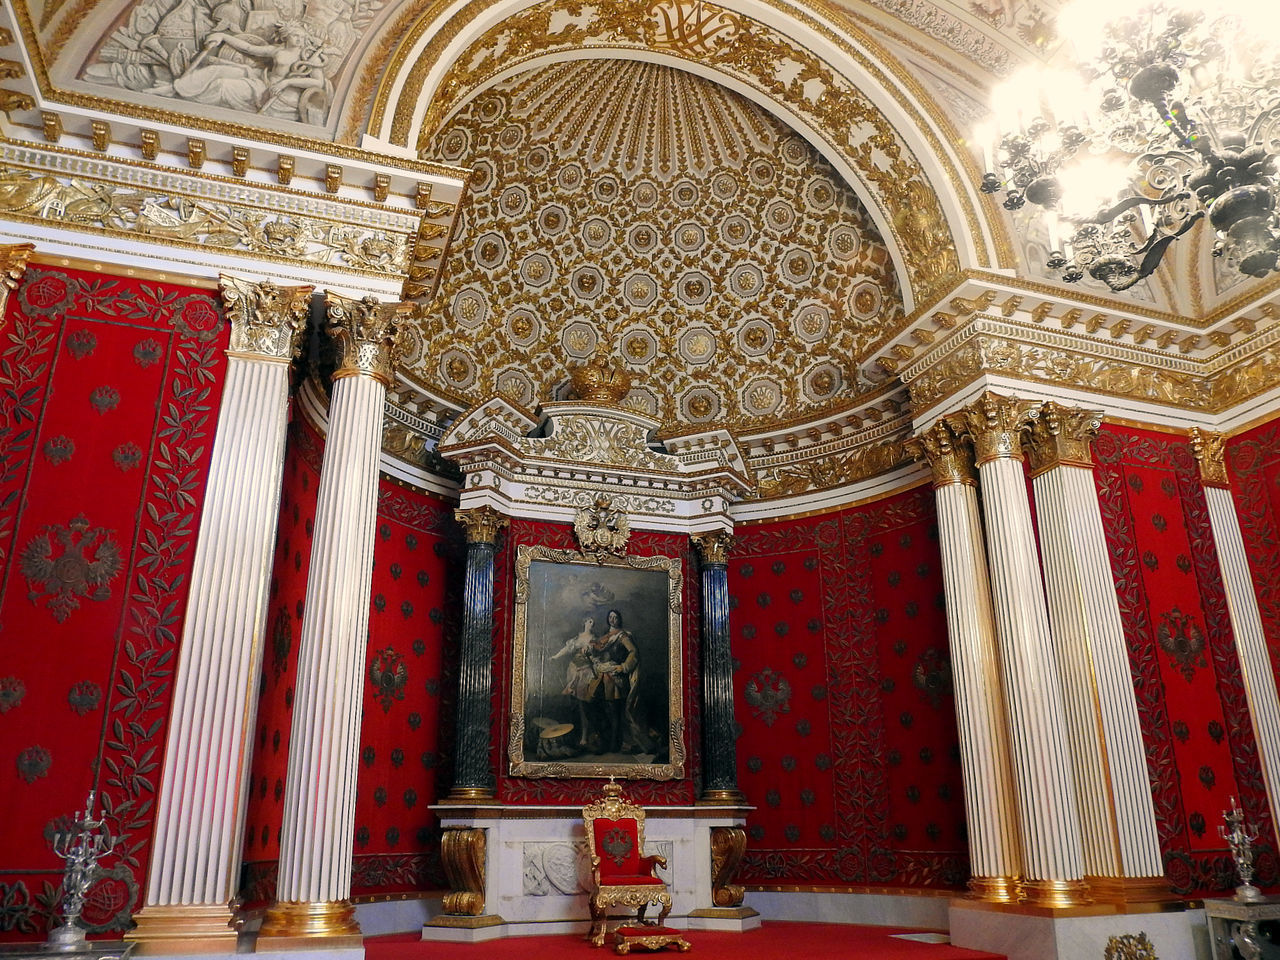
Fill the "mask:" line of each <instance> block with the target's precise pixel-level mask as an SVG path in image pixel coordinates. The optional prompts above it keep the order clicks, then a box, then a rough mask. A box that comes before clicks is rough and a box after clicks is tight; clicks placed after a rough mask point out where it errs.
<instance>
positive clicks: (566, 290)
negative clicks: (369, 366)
mask: <svg viewBox="0 0 1280 960" xmlns="http://www.w3.org/2000/svg"><path fill="white" fill-rule="evenodd" d="M428 153H429V155H430V158H431V159H436V160H440V161H444V162H447V163H451V164H459V165H464V166H469V167H473V168H474V170H475V175H474V177H473V180H472V188H471V196H470V200H469V201H468V202H467V203H466V205H465V206H464V208H463V211H462V213H461V217H460V221H459V227H458V230H457V232H456V234H455V239H454V258H455V262H454V266H453V268H452V269H451V270H450V271H449V272H448V274H447V275H446V278H445V280H444V282H443V285H442V287H441V290H440V292H439V295H438V297H437V300H436V303H435V304H434V306H433V307H432V309H430V310H429V311H428V312H427V318H426V320H424V321H423V323H422V325H421V327H420V328H419V329H418V330H417V331H415V336H414V337H413V342H412V344H411V348H410V358H409V361H410V368H411V369H412V371H413V373H414V376H415V377H416V378H419V379H420V380H421V381H422V382H424V383H425V384H428V385H432V386H435V387H436V388H438V389H443V390H444V391H445V392H446V393H448V394H450V395H451V396H452V397H453V398H455V399H457V400H459V401H462V402H465V401H466V399H467V398H479V397H483V396H486V395H488V394H490V393H493V392H499V393H501V394H503V395H505V396H507V397H508V398H510V399H512V400H514V401H515V402H518V403H521V404H524V405H528V406H532V405H534V404H536V403H538V402H540V401H542V400H546V399H551V398H553V397H554V396H556V395H558V392H560V391H562V389H563V385H564V382H565V380H566V376H567V373H566V371H567V365H569V364H572V363H574V362H575V361H581V360H583V359H586V358H588V357H590V356H591V355H592V354H593V353H594V352H596V350H597V349H598V348H599V347H600V346H601V345H602V344H603V345H605V346H607V347H608V348H610V349H611V350H612V351H613V352H614V353H615V354H616V355H619V356H620V358H621V359H622V360H623V361H624V362H625V363H626V364H627V366H628V367H629V368H630V370H631V371H632V373H633V378H634V382H635V386H634V388H633V390H632V392H631V395H630V397H629V398H628V399H629V402H630V403H631V404H632V405H633V406H635V407H636V408H638V409H640V410H642V411H644V412H647V413H650V414H652V415H654V416H656V417H658V418H660V419H661V420H663V421H664V423H665V424H666V425H667V429H668V430H678V429H681V428H682V427H697V426H699V425H705V424H711V423H715V424H717V425H725V426H734V427H738V428H750V427H752V426H756V425H759V424H760V423H762V422H765V421H769V422H777V421H784V422H785V421H790V420H797V419H811V418H814V417H816V416H820V415H822V414H823V413H825V412H828V411H830V410H832V409H833V408H836V407H839V406H842V405H847V404H848V402H849V401H850V400H851V399H852V398H853V397H854V396H855V395H856V394H857V393H858V391H859V389H865V388H866V386H867V384H865V383H860V382H859V374H858V361H859V360H860V359H861V358H862V357H863V356H864V355H865V352H866V348H867V347H868V346H869V345H870V344H871V343H873V342H874V341H875V340H876V337H877V333H878V331H880V330H882V329H883V327H884V325H886V324H888V325H892V324H894V323H895V322H897V321H898V320H900V319H901V316H902V299H901V294H900V291H899V285H898V280H897V278H896V276H895V274H894V272H893V269H892V265H891V262H890V258H889V255H888V251H887V250H886V248H885V245H884V242H883V241H882V239H881V237H880V235H879V234H878V233H877V232H876V229H875V227H874V225H873V224H872V222H871V220H870V218H869V217H868V215H867V212H866V210H865V209H864V207H863V206H862V204H861V203H860V202H859V200H858V199H857V197H856V196H855V195H854V193H853V191H852V189H851V188H850V187H849V186H848V185H847V184H845V183H844V181H843V180H841V178H840V177H839V176H838V175H837V174H836V173H835V172H834V171H833V169H832V168H831V166H830V164H828V163H827V162H826V161H825V160H824V159H823V158H822V157H821V156H819V154H818V153H817V152H816V151H815V150H814V149H813V148H812V147H811V146H810V145H809V144H808V143H807V142H806V141H805V140H804V139H802V138H801V137H799V136H798V135H796V134H795V133H793V132H792V131H791V130H790V129H789V128H788V127H787V126H785V125H784V124H783V123H781V122H780V121H779V120H778V119H776V118H775V117H773V116H772V115H771V114H769V113H768V112H766V111H765V110H763V109H762V108H760V107H758V106H757V105H755V104H754V103H751V102H750V101H748V100H746V99H744V98H742V97H740V96H738V95H737V94H735V93H733V92H731V91H729V90H727V89H725V88H724V87H722V86H719V85H717V84H715V83H712V82H711V81H708V80H705V79H701V78H699V77H695V76H693V75H692V74H689V73H685V72H683V71H680V70H677V69H673V68H671V67H667V66H661V65H657V64H654V63H647V62H643V61H639V60H617V59H611V60H572V61H566V62H561V63H556V64H553V65H550V66H546V67H542V68H539V69H535V70H531V71H529V72H526V73H522V74H519V75H517V76H514V77H511V78H509V79H507V80H505V81H502V82H500V83H498V84H497V85H494V86H492V87H490V88H488V89H487V90H485V91H484V92H483V93H482V94H480V95H479V96H477V97H476V98H474V99H473V100H471V101H470V102H468V103H467V104H466V105H465V106H464V107H463V108H462V109H460V110H459V111H458V112H457V113H456V114H455V115H454V116H452V117H451V118H449V119H448V121H447V122H446V123H444V124H443V125H442V127H441V128H440V130H439V131H438V132H437V133H436V134H435V136H434V137H433V138H432V139H431V141H430V147H429V150H428Z"/></svg>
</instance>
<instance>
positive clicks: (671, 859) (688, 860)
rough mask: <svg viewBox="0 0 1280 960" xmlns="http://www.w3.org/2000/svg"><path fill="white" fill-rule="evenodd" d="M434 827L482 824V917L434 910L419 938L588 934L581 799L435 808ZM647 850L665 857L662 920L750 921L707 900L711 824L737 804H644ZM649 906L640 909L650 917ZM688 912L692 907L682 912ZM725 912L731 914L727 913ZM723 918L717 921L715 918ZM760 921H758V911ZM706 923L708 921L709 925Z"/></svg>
mask: <svg viewBox="0 0 1280 960" xmlns="http://www.w3.org/2000/svg"><path fill="white" fill-rule="evenodd" d="M433 809H434V810H435V812H436V814H437V815H438V816H439V817H440V824H441V827H443V828H444V829H446V830H447V829H449V828H451V827H460V828H468V829H481V830H484V831H485V832H486V846H485V876H484V914H485V917H484V920H485V921H487V924H486V925H484V926H479V925H477V924H476V922H475V921H472V922H471V923H465V922H463V923H459V922H457V921H459V920H462V918H452V917H437V918H435V919H434V920H432V921H430V922H428V923H427V924H426V925H425V926H424V927H423V931H422V937H423V939H424V940H449V941H458V940H465V941H476V940H482V939H492V938H495V937H508V936H521V935H529V934H553V933H578V932H581V933H582V934H583V935H585V934H586V933H587V930H588V929H589V927H590V925H591V924H590V917H591V911H590V908H589V906H588V903H587V890H588V889H589V887H590V885H591V856H590V853H589V852H588V850H587V839H586V833H585V831H584V829H583V822H582V808H581V807H577V806H574V807H561V806H555V807H552V806H545V807H525V806H502V805H491V806H490V805H486V806H479V805H476V806H465V807H463V806H455V805H452V804H441V805H438V806H436V807H434V808H433ZM645 814H646V816H645V830H644V834H645V853H646V854H659V855H661V856H663V857H666V858H667V866H666V868H665V869H660V870H659V871H658V875H659V876H660V877H662V879H663V880H664V881H665V883H666V884H667V889H668V891H669V892H670V893H671V901H672V908H671V914H670V916H669V917H668V918H667V921H666V922H667V925H668V926H671V927H674V928H676V929H687V928H689V927H695V926H696V927H702V928H703V929H708V928H711V929H730V930H733V929H736V930H748V929H752V928H753V927H754V926H755V925H757V924H755V923H750V920H751V919H752V918H750V917H743V916H741V913H742V912H743V911H737V910H730V911H725V910H723V909H719V908H716V907H714V902H715V901H714V900H713V899H712V888H711V882H712V865H711V831H712V830H713V829H714V828H716V827H731V826H741V825H742V824H743V822H744V818H745V816H746V811H745V810H744V809H743V808H741V807H719V806H701V805H699V806H693V807H650V808H646V811H645ZM654 911H656V908H653V907H651V908H650V914H648V916H651V917H652V916H656V913H655V912H654ZM691 914H696V915H695V916H694V917H692V919H691V917H690V915H691ZM730 914H735V915H734V916H730ZM716 921H722V922H723V926H722V925H719V924H718V923H716ZM757 923H758V920H757ZM713 924H715V925H714V926H713Z"/></svg>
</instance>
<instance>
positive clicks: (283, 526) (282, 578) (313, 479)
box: [240, 419, 324, 904]
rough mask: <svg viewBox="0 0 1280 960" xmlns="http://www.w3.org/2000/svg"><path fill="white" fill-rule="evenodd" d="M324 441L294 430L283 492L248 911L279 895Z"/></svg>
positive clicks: (245, 889)
mask: <svg viewBox="0 0 1280 960" xmlns="http://www.w3.org/2000/svg"><path fill="white" fill-rule="evenodd" d="M323 449H324V441H323V440H322V439H321V438H320V436H319V435H318V434H317V433H316V432H315V430H314V429H313V428H312V427H311V425H310V424H308V423H307V422H306V421H304V420H301V419H298V420H295V421H294V422H293V424H292V425H291V426H290V429H289V439H288V444H287V446H286V448H285V462H284V477H283V480H282V484H281V491H280V522H279V524H278V526H277V528H276V552H275V560H274V563H273V566H272V572H271V595H270V606H269V607H268V612H267V644H266V649H265V650H264V651H263V657H262V681H261V683H262V685H261V689H260V692H259V696H258V721H257V725H256V735H255V737H254V751H253V772H252V775H251V778H250V781H249V804H248V809H247V812H246V817H245V845H244V863H245V865H244V871H243V874H242V878H241V880H242V882H241V890H240V896H241V898H242V899H243V900H244V902H245V903H246V904H260V903H263V902H266V901H269V900H270V899H271V897H272V896H273V895H274V893H275V878H276V865H277V862H278V858H279V856H280V823H281V816H282V813H283V810H284V779H285V774H286V772H287V770H288V765H289V736H290V732H291V725H292V723H293V689H294V683H295V681H296V675H297V669H298V638H299V635H300V633H301V630H302V613H303V601H304V600H305V599H306V595H307V571H308V570H309V569H310V566H311V538H312V534H313V533H314V528H315V516H316V495H317V492H318V490H319V485H320V458H321V453H322V451H323Z"/></svg>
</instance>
